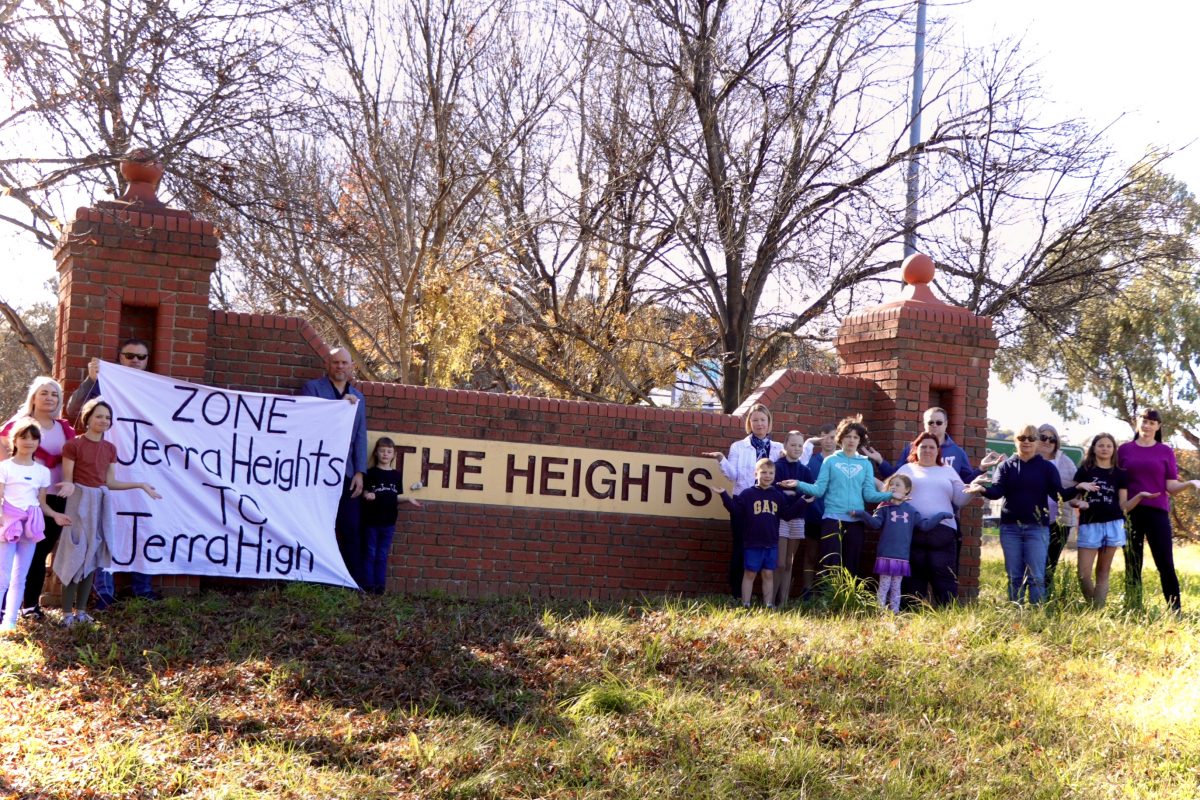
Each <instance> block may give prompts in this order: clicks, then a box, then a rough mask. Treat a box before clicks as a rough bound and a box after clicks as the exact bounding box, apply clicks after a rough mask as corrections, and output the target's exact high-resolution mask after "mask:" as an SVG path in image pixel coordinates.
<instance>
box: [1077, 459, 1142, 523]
mask: <svg viewBox="0 0 1200 800" xmlns="http://www.w3.org/2000/svg"><path fill="white" fill-rule="evenodd" d="M1075 482H1076V483H1094V484H1096V485H1097V486H1098V487H1099V491H1095V492H1088V493H1087V497H1085V498H1084V499H1085V500H1087V502H1088V507H1087V508H1084V509H1080V511H1079V524H1080V525H1094V524H1096V523H1098V522H1113V521H1115V520H1118V519H1122V518H1124V516H1125V513H1124V512H1123V511H1121V500H1120V497H1119V496H1118V494H1117V492H1118V490H1120V489H1124V488H1126V487H1127V486H1128V485H1129V477H1128V475H1127V474H1126V473H1125V470H1123V469H1119V468H1117V467H1109V468H1108V469H1104V468H1102V467H1086V468H1085V467H1080V468H1079V469H1078V470H1076V472H1075Z"/></svg>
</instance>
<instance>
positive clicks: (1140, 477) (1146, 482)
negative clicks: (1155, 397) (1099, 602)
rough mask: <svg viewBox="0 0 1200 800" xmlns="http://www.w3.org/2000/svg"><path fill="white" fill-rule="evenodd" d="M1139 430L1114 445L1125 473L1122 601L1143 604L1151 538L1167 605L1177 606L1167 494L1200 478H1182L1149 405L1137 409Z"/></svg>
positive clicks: (1196, 486) (1193, 485) (1198, 483)
mask: <svg viewBox="0 0 1200 800" xmlns="http://www.w3.org/2000/svg"><path fill="white" fill-rule="evenodd" d="M1137 430H1138V435H1137V438H1136V439H1134V440H1133V441H1132V442H1126V443H1125V444H1123V445H1121V446H1120V448H1118V449H1117V465H1118V466H1119V467H1120V468H1121V469H1123V470H1125V472H1126V473H1127V475H1128V497H1129V499H1128V501H1127V502H1126V504H1125V510H1126V512H1127V513H1128V514H1129V541H1128V542H1127V543H1126V544H1125V597H1126V602H1127V603H1128V602H1133V603H1135V604H1137V605H1140V604H1141V599H1142V542H1143V541H1145V542H1149V544H1150V555H1151V556H1153V557H1154V566H1155V567H1157V568H1158V575H1159V578H1160V579H1161V580H1162V590H1163V597H1165V598H1166V599H1167V605H1168V606H1170V607H1171V608H1172V609H1173V610H1175V611H1177V612H1178V611H1179V610H1180V609H1181V605H1180V602H1179V577H1178V576H1177V575H1176V574H1175V557H1174V554H1173V553H1172V552H1171V515H1170V510H1171V499H1170V495H1173V494H1178V493H1179V492H1182V491H1184V490H1185V489H1197V490H1200V480H1198V481H1181V480H1179V470H1178V468H1177V467H1176V465H1175V451H1174V450H1172V449H1171V448H1170V447H1168V446H1167V445H1165V444H1163V440H1162V416H1161V415H1159V413H1158V411H1156V410H1155V409H1153V408H1147V409H1145V410H1143V411H1142V413H1141V414H1139V415H1138V424H1137Z"/></svg>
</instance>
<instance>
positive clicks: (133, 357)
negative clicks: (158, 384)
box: [121, 353, 150, 361]
mask: <svg viewBox="0 0 1200 800" xmlns="http://www.w3.org/2000/svg"><path fill="white" fill-rule="evenodd" d="M149 357H150V354H149V353H121V358H128V359H129V360H130V361H145V360H146V359H147V358H149Z"/></svg>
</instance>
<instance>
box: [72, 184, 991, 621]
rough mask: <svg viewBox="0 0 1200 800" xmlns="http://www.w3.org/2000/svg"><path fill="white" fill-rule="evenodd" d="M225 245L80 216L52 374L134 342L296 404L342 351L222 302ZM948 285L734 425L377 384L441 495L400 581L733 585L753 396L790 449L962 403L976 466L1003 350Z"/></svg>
mask: <svg viewBox="0 0 1200 800" xmlns="http://www.w3.org/2000/svg"><path fill="white" fill-rule="evenodd" d="M217 233H218V232H217V231H216V230H215V229H214V228H213V226H212V225H211V224H210V223H207V222H204V221H201V220H197V219H194V218H193V216H192V215H191V213H190V212H187V211H182V210H178V209H169V208H166V207H164V206H162V204H161V203H157V202H155V203H149V202H147V201H146V200H145V199H144V198H143V199H138V198H123V199H122V200H121V201H114V202H101V203H97V204H96V205H95V206H94V207H92V208H81V209H79V210H78V211H77V212H76V216H75V219H74V220H73V221H71V222H70V223H69V224H68V225H67V226H66V227H65V228H64V233H63V236H62V238H61V240H60V243H59V247H58V249H57V250H56V252H55V255H56V258H57V260H58V267H59V315H58V331H57V341H56V364H55V374H56V376H57V377H58V378H59V379H60V380H61V381H62V382H63V383H64V384H65V385H66V387H67V391H68V392H70V391H71V390H72V389H73V388H74V387H75V386H77V385H78V382H79V380H80V379H81V378H82V377H83V375H84V373H85V368H86V364H87V360H88V359H89V358H91V357H93V356H100V357H103V358H111V357H112V354H113V353H114V352H115V351H116V347H117V345H118V344H119V342H120V340H121V339H122V338H123V337H125V336H130V335H136V336H140V337H141V338H145V339H148V340H149V341H151V342H152V345H153V347H152V350H153V355H152V360H151V369H152V370H153V371H154V372H158V373H161V374H164V375H170V376H172V377H174V378H178V379H183V380H190V381H193V382H197V383H205V384H208V385H211V386H218V387H224V388H232V389H242V390H250V391H259V392H273V393H279V394H293V393H295V392H296V391H298V390H299V388H300V386H301V384H302V383H303V382H304V381H306V380H309V379H311V378H314V377H317V376H319V375H320V374H322V372H323V371H324V370H323V366H322V362H323V360H324V358H325V356H326V355H327V354H328V352H329V343H326V342H324V341H322V340H321V338H320V336H319V335H318V334H317V333H316V331H314V330H313V328H312V327H311V326H310V325H309V324H308V323H307V322H305V321H304V320H302V319H297V318H294V317H284V316H275V315H267V314H244V313H233V312H226V311H219V310H213V309H210V308H209V307H208V296H209V288H210V279H211V276H212V274H213V270H214V269H215V267H216V262H217V259H218V258H219V257H220V251H219V250H218V244H219V243H218V238H217ZM915 257H916V256H914V258H915ZM921 258H924V257H923V256H921ZM926 260H927V259H926ZM932 274H933V273H932V265H931V264H930V265H929V269H928V270H926V271H925V272H923V273H921V274H917V273H913V272H908V273H906V274H905V280H906V281H907V284H908V285H907V286H906V287H905V289H904V290H903V294H902V296H901V297H900V298H898V299H897V300H896V301H894V302H891V303H886V304H884V305H883V306H879V307H876V308H868V309H862V310H860V311H859V312H857V313H855V314H853V315H851V316H849V317H847V318H846V319H845V320H843V324H842V328H841V330H840V331H839V334H838V337H837V341H836V346H837V350H838V355H839V357H840V362H841V363H840V366H839V372H840V374H838V375H826V374H812V373H804V372H800V371H798V370H793V369H782V370H779V371H778V372H776V373H775V374H774V375H771V376H770V377H769V378H767V379H766V380H765V381H764V382H763V383H762V384H761V385H760V386H759V387H757V388H756V389H755V390H754V391H753V392H751V393H750V394H749V396H747V398H746V400H745V402H744V403H743V405H742V406H741V407H740V408H738V409H737V410H736V411H735V412H734V413H733V414H728V415H727V414H718V413H706V412H699V411H685V410H681V409H667V408H648V407H644V406H622V405H616V404H611V403H595V402H579V401H567V400H551V399H546V398H534V397H521V396H516V395H506V394H498V393H490V392H473V391H463V390H446V389H434V388H427V387H422V386H405V385H400V384H386V383H370V382H365V383H361V384H360V388H361V389H362V390H363V393H364V394H365V395H366V398H367V414H368V417H367V424H368V427H369V428H370V429H371V430H373V431H375V432H376V433H375V435H380V434H383V433H386V434H387V435H389V436H390V437H391V438H393V439H394V440H396V441H398V442H399V443H400V445H401V452H400V456H401V457H402V458H403V459H404V480H405V482H406V485H409V486H411V484H412V483H413V482H415V481H418V480H419V481H421V482H422V483H424V484H426V486H427V488H424V489H421V490H420V491H419V492H418V493H417V494H416V496H417V497H418V498H420V499H421V500H422V501H426V500H428V501H430V502H426V503H424V505H423V507H422V508H420V509H412V508H411V507H409V506H404V507H402V511H401V518H400V524H399V527H398V529H397V535H396V542H395V545H394V547H393V550H392V560H391V563H390V564H389V572H388V588H389V589H390V590H391V591H399V592H425V591H444V592H448V593H451V594H455V595H460V596H492V595H532V596H556V597H577V598H596V599H605V598H619V597H636V596H638V595H642V594H655V593H680V594H697V593H706V592H723V591H726V588H725V583H726V579H725V569H726V565H727V563H728V554H729V527H728V518H727V516H726V515H725V513H724V511H723V510H722V509H721V506H720V502H719V499H718V498H717V497H716V496H715V494H714V493H713V489H714V487H717V486H719V485H720V484H721V483H722V482H723V479H722V477H721V476H720V472H719V469H718V467H717V465H716V463H715V462H714V461H713V460H712V459H708V458H703V457H700V456H699V453H700V452H702V451H708V450H722V451H726V450H727V449H728V447H729V444H730V443H731V442H733V441H734V440H736V439H740V438H742V437H743V436H745V432H744V428H743V421H744V417H745V415H746V413H747V411H748V409H749V407H750V405H751V404H752V403H754V402H763V403H765V404H767V405H768V406H769V407H770V408H771V410H772V412H773V414H774V417H775V424H774V428H773V430H772V434H773V436H774V437H775V438H776V439H780V438H782V436H783V434H784V432H786V431H788V430H790V429H798V430H801V431H803V432H805V433H806V434H810V435H811V434H812V433H814V432H815V431H816V429H817V427H818V426H819V425H821V424H822V423H829V422H836V421H837V420H839V419H840V418H842V417H844V416H846V415H848V414H862V415H863V416H864V421H865V422H866V424H867V425H868V427H869V428H870V430H871V434H872V437H871V438H872V442H873V443H874V444H875V445H876V446H877V447H878V448H879V449H880V450H881V451H882V452H883V453H884V454H885V456H889V457H895V456H896V455H898V454H899V452H900V450H901V448H902V447H903V445H904V443H905V442H907V441H909V440H911V438H912V436H913V435H915V434H916V433H917V432H918V431H920V429H921V410H922V409H923V408H925V407H927V406H930V405H940V406H944V407H946V408H947V410H948V411H949V412H950V422H951V428H950V432H951V434H952V435H953V436H954V438H955V440H956V441H958V443H959V444H961V445H962V446H963V447H964V448H966V450H967V452H968V453H969V454H970V455H971V457H972V460H973V461H976V462H977V461H978V458H979V457H980V456H981V455H982V452H983V450H982V447H983V435H984V430H985V423H986V409H987V375H988V367H989V365H990V362H991V357H992V354H993V353H994V351H995V349H996V339H995V336H994V335H993V333H992V330H991V320H990V319H988V318H986V317H978V316H975V315H974V314H971V313H969V312H967V311H966V310H964V309H961V308H955V307H953V306H949V305H947V304H946V303H944V302H941V301H940V300H938V299H937V298H936V297H934V296H933V294H932V292H931V290H930V288H929V285H928V284H929V282H930V281H931V280H932V278H931V276H932ZM429 431H436V432H437V433H438V434H439V435H438V436H428V435H425V432H429ZM963 520H964V522H965V523H966V524H965V530H964V536H963V548H962V556H961V559H960V561H959V569H958V576H959V586H960V592H959V594H960V597H962V598H963V599H969V598H972V597H975V596H976V594H977V593H978V581H979V577H978V576H979V522H978V512H977V511H975V510H969V511H968V512H967V513H966V514H964V516H963ZM867 550H868V552H866V553H864V560H863V564H862V565H861V566H862V567H863V568H865V569H868V570H869V568H870V565H871V560H872V559H873V557H874V553H873V547H868V548H867ZM647 554H651V557H648V555H647ZM155 581H156V584H157V585H158V586H159V587H160V588H166V589H168V590H170V589H176V590H183V589H191V588H194V587H195V586H196V585H197V584H196V582H195V579H194V578H189V577H187V576H180V577H176V578H164V576H156V578H155Z"/></svg>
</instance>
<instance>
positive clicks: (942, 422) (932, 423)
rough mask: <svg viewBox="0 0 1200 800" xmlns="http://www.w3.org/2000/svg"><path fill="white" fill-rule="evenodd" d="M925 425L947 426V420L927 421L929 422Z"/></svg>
mask: <svg viewBox="0 0 1200 800" xmlns="http://www.w3.org/2000/svg"><path fill="white" fill-rule="evenodd" d="M925 424H926V425H945V424H946V420H944V419H927V420H925Z"/></svg>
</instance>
